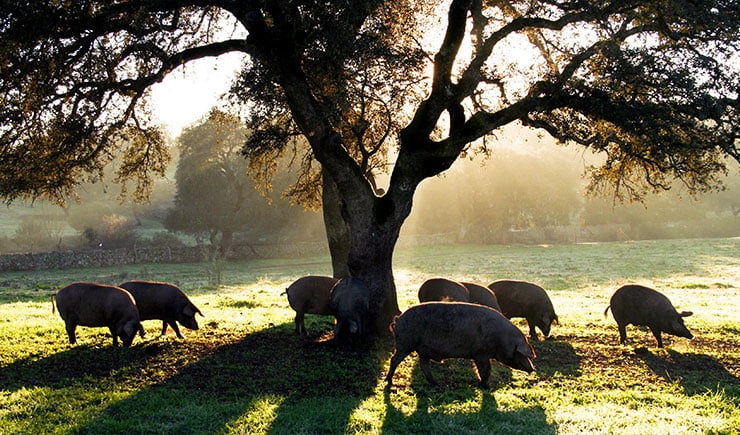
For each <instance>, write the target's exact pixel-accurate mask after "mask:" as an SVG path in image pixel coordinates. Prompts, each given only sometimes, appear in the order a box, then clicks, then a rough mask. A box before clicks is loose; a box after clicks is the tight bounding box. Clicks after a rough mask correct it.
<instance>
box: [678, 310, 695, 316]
mask: <svg viewBox="0 0 740 435" xmlns="http://www.w3.org/2000/svg"><path fill="white" fill-rule="evenodd" d="M692 314H694V313H693V312H692V311H681V312H680V313H679V314H678V315H679V316H681V317H689V316H690V315H692Z"/></svg>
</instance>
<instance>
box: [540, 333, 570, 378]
mask: <svg viewBox="0 0 740 435" xmlns="http://www.w3.org/2000/svg"><path fill="white" fill-rule="evenodd" d="M530 344H532V347H533V348H534V351H535V353H536V354H537V358H535V360H534V366H535V368H536V371H537V374H538V375H539V376H540V377H541V378H550V377H552V376H553V375H555V374H557V373H559V374H562V375H566V376H580V375H581V359H582V358H581V357H580V356H578V354H577V353H576V351H575V349H574V348H573V346H572V345H571V344H570V343H568V342H566V341H561V340H556V339H553V338H549V339H547V340H543V341H537V342H534V343H530Z"/></svg>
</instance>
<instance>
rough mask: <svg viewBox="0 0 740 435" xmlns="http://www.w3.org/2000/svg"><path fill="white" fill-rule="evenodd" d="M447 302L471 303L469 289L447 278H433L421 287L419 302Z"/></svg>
mask: <svg viewBox="0 0 740 435" xmlns="http://www.w3.org/2000/svg"><path fill="white" fill-rule="evenodd" d="M432 301H447V302H453V301H455V302H469V301H470V295H469V293H468V289H467V288H465V286H464V285H462V284H460V283H459V282H457V281H453V280H451V279H447V278H431V279H428V280H426V281H424V282H423V283H422V284H421V287H419V302H432Z"/></svg>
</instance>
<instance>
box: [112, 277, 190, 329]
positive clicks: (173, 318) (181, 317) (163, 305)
mask: <svg viewBox="0 0 740 435" xmlns="http://www.w3.org/2000/svg"><path fill="white" fill-rule="evenodd" d="M120 287H121V288H123V289H125V290H127V291H128V292H129V293H131V295H132V296H133V297H134V300H136V306H137V308H138V309H139V316H140V317H141V320H142V321H143V320H153V319H159V320H162V335H164V333H165V332H166V331H167V325H170V326H171V327H172V329H173V330H174V331H175V334H176V335H177V338H183V337H182V334H180V328H178V327H177V322H180V324H181V325H182V326H184V327H186V328H188V329H195V330H197V329H198V321H197V320H196V319H195V314H196V313H197V314H200V315H201V316H203V313H201V312H200V310H199V309H198V308H197V307H196V306H195V305H194V304H193V303H192V302H190V299H188V297H187V296H185V293H183V292H182V290H180V289H179V288H177V287H176V286H174V285H172V284H167V283H164V282H152V281H129V282H125V283H123V284H121V285H120Z"/></svg>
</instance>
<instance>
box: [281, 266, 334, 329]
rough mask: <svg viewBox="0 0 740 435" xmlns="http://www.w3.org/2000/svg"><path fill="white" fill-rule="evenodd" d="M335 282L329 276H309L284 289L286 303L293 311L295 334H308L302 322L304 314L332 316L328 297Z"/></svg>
mask: <svg viewBox="0 0 740 435" xmlns="http://www.w3.org/2000/svg"><path fill="white" fill-rule="evenodd" d="M337 281H339V280H338V279H336V278H332V277H330V276H316V275H309V276H304V277H301V278H298V279H297V280H295V281H294V282H293V283H292V284H291V285H290V286H288V288H287V289H285V292H286V293H287V294H288V303H289V304H290V307H291V308H293V310H295V332H296V334H303V335H307V334H308V333H307V331H306V325H305V324H304V322H303V318H304V316H305V315H306V314H324V315H331V314H334V313H333V311H332V310H331V306H329V296H330V295H331V289H332V287H334V285H335V284H336V283H337Z"/></svg>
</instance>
